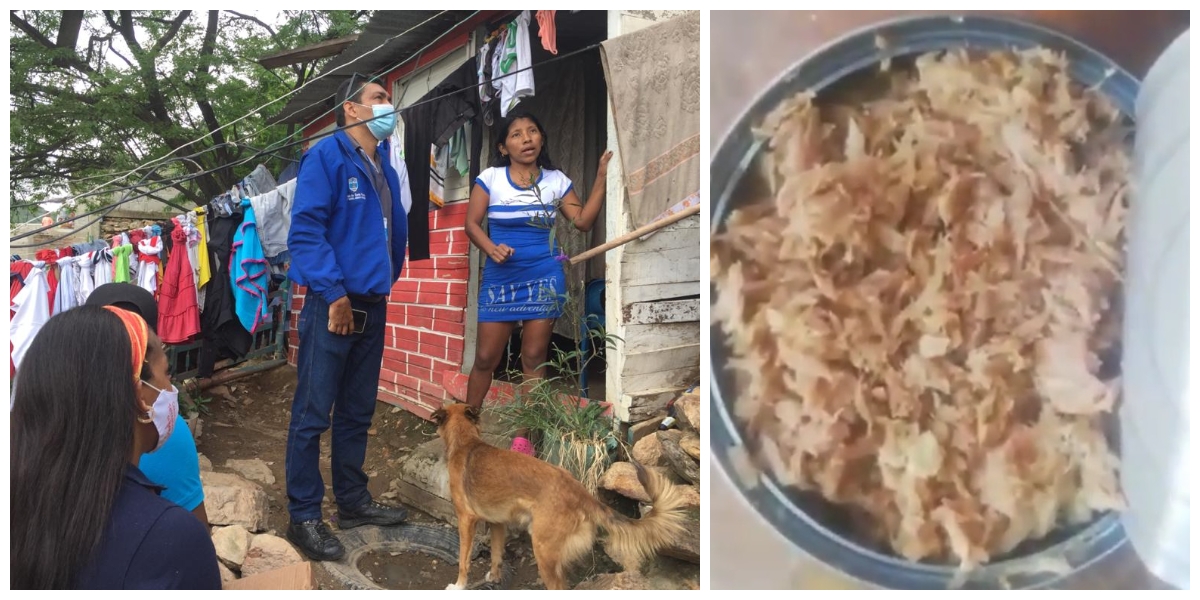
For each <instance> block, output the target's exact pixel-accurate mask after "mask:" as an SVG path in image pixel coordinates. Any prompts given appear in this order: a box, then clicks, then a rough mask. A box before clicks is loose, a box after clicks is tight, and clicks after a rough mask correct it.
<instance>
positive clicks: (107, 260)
mask: <svg viewBox="0 0 1200 600" xmlns="http://www.w3.org/2000/svg"><path fill="white" fill-rule="evenodd" d="M92 254H93V256H92V289H93V290H95V289H96V288H98V287H100V286H102V285H104V284H106V283H112V281H113V270H114V268H113V263H114V262H116V261H115V259H114V258H113V253H112V250H110V249H108V248H101V249H99V250H96V251H95V252H94V253H92Z"/></svg>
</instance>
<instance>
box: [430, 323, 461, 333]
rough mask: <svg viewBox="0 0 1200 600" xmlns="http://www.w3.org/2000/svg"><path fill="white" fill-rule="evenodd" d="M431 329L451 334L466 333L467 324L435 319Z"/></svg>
mask: <svg viewBox="0 0 1200 600" xmlns="http://www.w3.org/2000/svg"><path fill="white" fill-rule="evenodd" d="M429 329H432V330H434V331H437V332H439V333H448V334H450V335H465V334H466V329H467V326H466V324H464V323H461V322H460V323H455V322H453V321H441V320H434V321H433V325H432V326H431V327H430V328H429Z"/></svg>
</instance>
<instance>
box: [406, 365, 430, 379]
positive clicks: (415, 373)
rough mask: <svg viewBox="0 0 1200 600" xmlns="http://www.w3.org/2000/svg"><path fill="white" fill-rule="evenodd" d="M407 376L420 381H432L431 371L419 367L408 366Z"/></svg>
mask: <svg viewBox="0 0 1200 600" xmlns="http://www.w3.org/2000/svg"><path fill="white" fill-rule="evenodd" d="M408 374H409V375H410V376H412V377H415V378H417V379H420V380H421V381H433V371H431V370H429V369H422V368H421V367H414V366H411V365H410V366H409V367H408Z"/></svg>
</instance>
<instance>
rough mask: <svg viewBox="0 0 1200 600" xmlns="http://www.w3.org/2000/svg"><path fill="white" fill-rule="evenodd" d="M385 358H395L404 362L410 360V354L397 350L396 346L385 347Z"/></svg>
mask: <svg viewBox="0 0 1200 600" xmlns="http://www.w3.org/2000/svg"><path fill="white" fill-rule="evenodd" d="M383 358H385V359H390V360H394V361H397V362H402V363H406V362H408V355H407V354H405V353H404V352H402V351H400V350H396V349H394V348H384V349H383Z"/></svg>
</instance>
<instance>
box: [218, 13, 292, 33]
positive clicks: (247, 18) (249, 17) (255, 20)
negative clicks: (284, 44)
mask: <svg viewBox="0 0 1200 600" xmlns="http://www.w3.org/2000/svg"><path fill="white" fill-rule="evenodd" d="M225 12H227V13H229V14H231V15H233V16H235V17H237V18H238V19H240V20H242V21H250V22H251V23H257V24H259V25H261V26H262V28H263V29H266V30H267V31H269V32H270V33H271V38H272V39H274V38H275V37H276V36H278V35H279V33H278V32H276V31H275V28H274V27H271V26H270V25H267V24H266V23H263V22H262V20H261V19H259V18H258V17H255V16H253V15H244V14H242V13H240V12H238V11H236V10H227V11H225Z"/></svg>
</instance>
